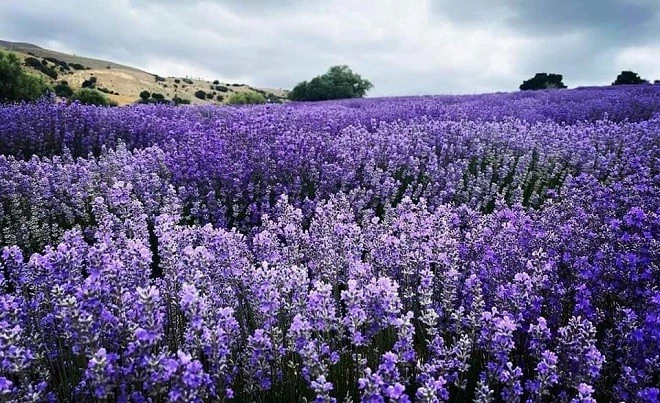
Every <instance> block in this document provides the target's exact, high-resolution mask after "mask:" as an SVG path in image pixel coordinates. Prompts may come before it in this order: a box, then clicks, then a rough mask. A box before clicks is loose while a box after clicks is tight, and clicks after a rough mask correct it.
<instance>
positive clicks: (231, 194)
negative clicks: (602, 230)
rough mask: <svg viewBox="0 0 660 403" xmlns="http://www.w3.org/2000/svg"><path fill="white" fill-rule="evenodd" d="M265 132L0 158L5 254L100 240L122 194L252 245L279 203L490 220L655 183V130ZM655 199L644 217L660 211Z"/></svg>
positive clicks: (458, 127)
mask: <svg viewBox="0 0 660 403" xmlns="http://www.w3.org/2000/svg"><path fill="white" fill-rule="evenodd" d="M259 129H260V128H259V127H257V128H255V129H250V131H246V132H244V133H241V134H227V133H226V132H221V131H220V132H210V133H207V134H206V135H192V134H191V135H190V136H189V137H188V138H186V139H181V140H179V141H174V140H172V141H171V142H169V143H167V144H163V145H161V146H153V147H149V148H146V149H144V150H141V151H136V152H135V155H133V154H131V153H129V152H127V151H126V149H125V148H124V147H122V148H120V149H118V151H114V150H108V151H107V152H104V153H102V155H101V156H100V158H99V159H95V158H88V159H82V158H78V159H74V158H73V157H71V156H70V155H69V154H65V155H64V156H62V157H53V158H46V157H42V158H39V157H36V156H35V157H32V158H31V159H30V160H27V161H24V160H20V159H15V158H14V157H12V156H10V157H4V156H0V168H1V169H0V201H1V203H0V224H1V227H0V229H1V230H2V231H0V246H1V245H12V244H17V245H19V246H21V247H23V248H26V250H28V251H30V252H35V251H39V250H41V249H42V248H43V247H44V246H45V245H47V244H49V243H56V242H58V241H59V239H60V237H61V234H62V232H63V231H64V230H66V229H70V228H72V226H73V225H76V224H79V225H82V226H83V227H89V226H92V225H93V222H92V221H91V219H90V218H89V211H90V206H91V201H92V200H93V197H94V196H97V195H102V194H103V192H107V190H104V186H105V187H107V184H108V183H112V182H113V181H126V182H129V183H132V184H133V185H134V186H135V187H136V188H137V189H139V192H140V194H141V197H140V200H141V201H142V202H144V203H148V205H149V215H150V217H153V216H154V215H155V214H156V213H157V211H158V207H159V205H160V203H161V200H162V199H163V195H164V194H166V193H167V189H168V187H169V186H170V185H171V186H172V187H174V188H175V189H176V190H177V192H178V195H179V197H180V198H181V199H182V201H183V207H184V209H185V214H184V216H185V219H186V220H187V222H190V223H198V224H205V223H212V224H213V225H215V226H216V227H227V228H231V227H237V228H239V229H240V230H242V231H244V232H246V233H249V232H250V230H251V228H252V227H253V226H254V225H255V224H258V223H259V220H260V219H261V215H262V214H263V213H269V212H271V211H272V209H273V207H274V205H275V203H276V201H277V198H278V197H279V196H280V195H282V194H286V195H287V196H288V197H289V199H290V200H291V202H292V203H293V204H294V205H296V206H297V207H300V208H302V209H303V212H304V214H305V216H306V217H308V218H309V217H310V216H311V214H312V212H313V209H314V206H315V205H316V204H317V203H318V202H320V201H322V200H325V199H327V198H328V197H329V196H330V195H332V194H334V193H336V192H338V191H342V192H344V193H347V194H349V193H350V194H352V195H353V196H352V198H353V200H352V206H353V208H354V210H355V211H360V210H363V209H366V208H370V209H374V210H376V211H377V214H379V215H380V214H382V212H383V211H384V209H386V208H387V206H396V204H397V203H399V202H400V201H401V200H402V199H403V198H404V197H410V198H411V199H413V200H419V199H420V198H425V199H426V200H427V203H428V204H429V206H431V207H436V206H440V205H443V204H454V205H466V206H469V207H471V208H474V209H478V210H480V211H482V212H485V213H489V212H491V211H493V209H494V208H495V204H496V203H497V202H499V201H503V202H504V203H506V204H508V205H515V204H522V205H523V206H525V207H535V208H538V207H540V206H541V205H542V204H543V203H544V202H545V201H546V200H547V199H548V198H561V197H562V195H561V194H562V193H564V190H563V184H564V182H565V181H566V180H567V178H571V177H575V176H578V175H579V174H581V173H586V174H589V175H591V176H593V177H594V178H596V179H597V180H599V181H601V182H603V183H606V184H608V185H609V186H614V185H616V186H619V187H625V188H626V189H629V188H639V187H645V188H648V189H655V188H656V187H657V183H658V179H657V173H658V160H657V156H658V155H659V154H660V144H659V142H658V136H657V133H658V132H660V119H652V120H649V121H644V122H638V123H612V122H596V123H592V124H587V123H580V124H576V125H570V126H566V125H558V124H554V123H537V124H529V123H525V122H520V121H504V122H495V123H483V122H482V123H479V122H467V121H466V122H448V121H438V120H431V119H428V118H419V119H416V120H413V121H409V122H405V123H404V122H393V123H381V124H380V125H378V127H377V128H376V129H374V130H373V131H372V132H370V131H368V130H366V129H365V128H361V127H348V128H345V129H343V130H341V131H340V132H339V133H336V134H335V135H331V134H329V133H327V132H318V133H317V132H305V131H296V132H279V131H276V130H275V131H268V130H263V131H261V130H259ZM649 193H650V194H649V195H648V196H647V197H650V198H651V199H650V200H648V202H649V203H652V202H660V200H658V195H657V193H653V192H649Z"/></svg>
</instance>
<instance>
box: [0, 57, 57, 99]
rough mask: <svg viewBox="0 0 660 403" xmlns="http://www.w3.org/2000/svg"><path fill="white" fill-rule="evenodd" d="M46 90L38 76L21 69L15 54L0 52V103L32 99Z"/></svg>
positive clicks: (38, 96) (39, 96)
mask: <svg viewBox="0 0 660 403" xmlns="http://www.w3.org/2000/svg"><path fill="white" fill-rule="evenodd" d="M47 91H48V86H47V85H46V84H45V83H44V82H43V80H42V79H41V78H40V77H36V76H33V75H31V74H28V73H26V72H24V71H23V68H22V67H21V62H20V60H19V59H18V57H16V55H15V54H13V53H4V52H0V103H4V102H16V101H33V100H35V99H38V98H41V97H42V96H43V95H44V94H45V93H46V92H47Z"/></svg>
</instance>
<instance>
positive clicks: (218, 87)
mask: <svg viewBox="0 0 660 403" xmlns="http://www.w3.org/2000/svg"><path fill="white" fill-rule="evenodd" d="M215 89H216V91H220V92H227V91H229V88H227V87H225V86H224V85H216V86H215Z"/></svg>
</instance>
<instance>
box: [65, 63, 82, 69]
mask: <svg viewBox="0 0 660 403" xmlns="http://www.w3.org/2000/svg"><path fill="white" fill-rule="evenodd" d="M69 66H70V67H71V68H73V69H74V70H85V66H83V65H82V64H80V63H69Z"/></svg>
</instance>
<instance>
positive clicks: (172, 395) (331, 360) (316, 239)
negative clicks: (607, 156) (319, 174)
mask: <svg viewBox="0 0 660 403" xmlns="http://www.w3.org/2000/svg"><path fill="white" fill-rule="evenodd" d="M569 187H570V190H571V193H570V196H568V198H567V200H565V202H564V203H568V205H569V206H571V208H570V209H569V208H567V205H566V204H563V205H559V204H558V205H552V206H549V207H547V208H546V209H545V210H544V211H543V212H527V211H525V210H524V209H521V208H513V209H511V208H507V207H502V208H500V209H498V210H497V211H496V212H495V213H493V214H490V215H483V214H482V213H480V212H478V211H475V210H472V209H470V208H468V207H465V206H462V207H451V206H441V207H438V208H436V209H429V208H428V206H427V205H426V204H425V202H424V201H423V200H422V201H420V202H419V203H413V202H412V201H411V200H410V199H407V198H406V199H404V200H403V201H402V203H400V204H399V205H398V206H397V207H396V208H392V209H388V210H387V211H386V212H385V214H384V216H383V218H382V219H379V218H378V217H376V215H375V213H374V212H373V211H367V212H364V214H363V215H362V216H361V217H359V218H358V217H356V215H355V214H353V212H352V208H351V206H350V201H349V200H350V198H349V197H348V196H346V195H343V194H339V195H337V196H333V197H331V198H330V199H329V200H327V201H325V202H323V203H321V204H320V205H319V206H317V208H316V211H315V214H314V219H313V221H312V222H311V224H310V225H309V227H308V228H307V229H306V226H305V224H304V219H303V213H302V211H301V210H300V209H296V208H295V207H294V206H292V205H291V204H290V203H288V201H287V200H286V198H284V197H283V198H281V199H280V201H279V203H278V206H277V213H276V214H275V215H274V216H273V217H265V218H264V220H263V223H262V225H261V226H260V227H259V228H258V231H256V234H255V236H254V237H251V238H246V237H245V236H244V235H241V234H239V233H237V232H235V231H226V230H223V229H216V228H213V227H212V226H210V225H207V226H204V227H199V226H190V225H181V224H180V222H181V216H180V213H181V211H182V210H181V207H180V205H179V204H178V202H177V200H176V198H170V199H168V202H167V203H165V206H164V208H162V209H161V213H162V214H160V215H158V216H157V217H156V220H155V233H156V235H157V249H158V259H159V264H158V270H157V272H155V271H154V266H153V265H152V263H153V262H152V256H153V255H152V252H151V250H150V245H151V235H150V233H149V230H148V220H147V218H146V217H147V214H146V209H145V208H144V206H143V204H142V203H141V202H140V201H139V200H138V196H137V195H135V193H134V192H133V189H131V187H130V186H129V185H128V184H126V183H122V182H118V183H116V184H115V185H114V186H113V187H112V191H111V192H109V193H108V194H107V195H106V197H105V198H104V197H96V198H95V199H94V201H93V204H92V214H93V216H94V219H95V221H96V222H97V227H96V228H97V229H96V232H95V234H94V242H92V243H90V242H86V241H85V240H84V236H83V234H82V233H81V232H80V231H79V230H76V229H74V230H69V231H67V232H66V233H65V235H64V239H63V241H62V243H60V244H59V245H57V246H55V247H52V248H51V247H48V248H46V249H45V250H44V252H42V253H40V254H34V255H33V256H31V257H30V258H29V260H28V261H25V257H24V256H23V255H22V253H21V251H20V249H19V248H17V247H7V248H5V249H4V251H3V255H2V259H1V262H2V265H1V267H2V271H1V272H2V273H3V275H2V277H1V281H0V286H1V287H2V290H3V292H2V294H1V297H0V303H1V304H2V310H0V343H1V344H0V351H1V352H2V358H3V359H2V364H1V366H0V397H2V398H4V399H6V400H11V401H16V400H21V401H40V400H49V399H50V400H52V399H59V400H66V401H69V400H77V401H78V400H94V399H97V400H115V399H118V400H120V401H126V400H131V401H146V400H151V401H160V400H170V401H203V400H226V399H231V398H235V399H238V400H240V401H254V400H273V399H275V400H287V401H300V400H301V399H303V398H308V399H316V401H333V400H335V399H339V400H341V399H343V398H344V397H347V396H348V397H352V398H353V399H356V398H359V399H361V400H364V401H385V400H390V401H410V400H416V401H429V402H430V401H446V400H451V401H462V400H466V399H474V401H479V402H487V401H493V400H496V399H497V400H499V399H501V400H505V401H546V400H548V399H551V400H553V401H567V402H568V401H575V402H591V401H594V400H593V399H594V398H595V397H596V396H600V397H601V398H602V399H606V400H625V401H649V400H648V399H652V398H657V395H658V389H657V380H658V376H659V375H660V359H659V357H658V347H657V346H658V338H659V337H660V292H659V291H658V289H657V283H658V279H659V270H658V267H657V262H658V261H660V247H659V245H658V242H657V239H658V235H659V229H660V216H659V215H658V212H657V211H653V210H652V208H653V207H652V206H647V205H645V206H635V207H631V208H630V209H628V210H627V211H626V212H625V213H624V214H623V215H622V216H621V215H620V214H619V209H620V208H621V207H623V206H621V205H616V203H614V204H613V203H610V205H608V203H607V202H604V203H603V204H600V205H599V204H598V203H597V202H595V200H596V198H599V197H602V198H604V199H606V200H607V199H608V196H609V198H612V197H617V198H622V199H628V197H627V196H626V195H619V194H608V192H611V191H612V190H610V189H606V188H604V187H603V186H602V184H599V183H598V182H597V181H595V180H593V178H590V177H581V178H578V179H576V180H575V182H574V183H571V184H570V185H569ZM592 195H593V196H592ZM610 200H611V199H610ZM631 200H635V197H632V198H631Z"/></svg>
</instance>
